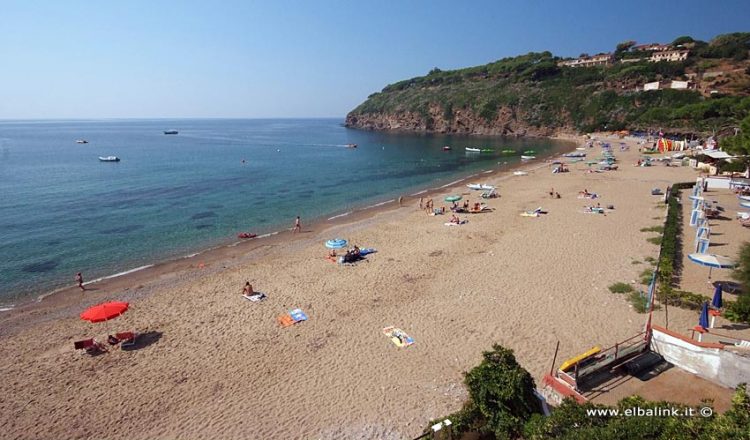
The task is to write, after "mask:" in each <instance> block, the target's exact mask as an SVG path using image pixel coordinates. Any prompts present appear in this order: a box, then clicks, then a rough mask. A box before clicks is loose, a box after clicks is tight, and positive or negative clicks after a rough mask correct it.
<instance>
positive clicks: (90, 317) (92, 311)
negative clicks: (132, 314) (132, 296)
mask: <svg viewBox="0 0 750 440" xmlns="http://www.w3.org/2000/svg"><path fill="white" fill-rule="evenodd" d="M128 305H129V304H128V303H126V302H120V301H115V302H108V303H103V304H99V305H95V306H93V307H89V308H88V309H86V310H84V311H83V313H81V319H83V320H84V321H90V322H103V321H107V320H110V319H114V318H117V317H118V316H120V315H122V314H123V313H125V311H126V310H128Z"/></svg>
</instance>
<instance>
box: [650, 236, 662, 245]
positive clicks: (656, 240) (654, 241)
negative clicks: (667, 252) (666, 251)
mask: <svg viewBox="0 0 750 440" xmlns="http://www.w3.org/2000/svg"><path fill="white" fill-rule="evenodd" d="M661 240H662V238H661V235H657V236H656V237H649V238H647V239H646V241H648V242H649V243H651V244H655V245H657V246H659V245H661Z"/></svg>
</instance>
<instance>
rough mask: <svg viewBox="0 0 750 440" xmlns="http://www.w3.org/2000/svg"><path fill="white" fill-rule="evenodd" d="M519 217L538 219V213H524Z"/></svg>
mask: <svg viewBox="0 0 750 440" xmlns="http://www.w3.org/2000/svg"><path fill="white" fill-rule="evenodd" d="M521 217H539V213H538V212H536V211H526V212H522V213H521Z"/></svg>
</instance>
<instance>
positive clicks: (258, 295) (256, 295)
mask: <svg viewBox="0 0 750 440" xmlns="http://www.w3.org/2000/svg"><path fill="white" fill-rule="evenodd" d="M242 297H243V298H245V299H246V300H248V301H252V302H260V301H263V300H264V299H266V298H268V296H266V294H265V293H262V292H255V293H253V294H252V295H244V294H243V295H242Z"/></svg>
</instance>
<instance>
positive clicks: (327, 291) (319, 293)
mask: <svg viewBox="0 0 750 440" xmlns="http://www.w3.org/2000/svg"><path fill="white" fill-rule="evenodd" d="M577 142H578V145H579V146H580V145H582V144H583V140H582V138H578V139H577ZM609 142H611V143H612V145H613V149H614V152H615V155H616V157H617V158H618V160H619V164H620V168H619V170H617V171H611V172H604V173H586V172H585V171H586V170H587V169H588V167H587V165H586V164H585V163H583V162H578V163H575V164H571V165H570V166H569V168H570V172H569V173H562V174H553V173H552V172H551V167H550V166H549V165H547V164H544V163H542V162H538V161H537V162H532V163H530V164H528V165H525V168H527V169H528V170H529V174H528V175H526V176H513V175H512V174H511V173H510V172H509V171H502V172H499V173H496V174H493V175H491V176H490V175H488V177H486V178H484V177H476V178H474V179H473V181H476V182H480V181H481V182H482V183H489V184H496V185H498V186H499V194H500V196H501V197H499V198H496V199H490V200H487V201H486V203H487V204H488V205H489V206H490V207H492V208H494V209H495V210H494V212H491V213H485V214H473V215H466V214H462V215H460V217H461V218H462V219H468V220H469V222H468V223H467V224H465V225H462V226H456V227H448V226H445V225H444V223H445V222H447V221H448V220H449V218H450V215H444V216H428V215H426V214H425V213H424V212H423V211H420V210H418V208H417V206H416V205H417V201H416V199H414V198H409V199H408V200H407V201H406V202H405V203H404V206H403V207H401V208H398V207H397V206H395V204H389V205H386V206H384V207H382V208H381V209H378V210H375V211H373V212H370V213H367V215H360V216H352V217H351V218H347V219H346V220H345V221H344V222H341V223H337V224H325V223H324V224H318V225H315V226H314V227H309V226H306V225H304V224H303V229H304V230H305V232H304V233H303V234H297V236H295V237H291V238H290V237H286V236H285V237H273V238H270V239H264V240H265V241H263V240H258V241H256V242H254V243H252V244H248V245H247V246H245V247H244V248H238V249H239V250H238V251H236V252H233V253H231V254H228V255H226V256H225V258H224V259H215V260H210V261H209V260H207V261H206V262H205V263H204V264H203V265H202V266H203V267H200V266H201V265H199V264H198V261H195V259H192V260H190V259H188V260H184V261H181V262H179V264H178V265H177V266H175V267H174V268H173V270H170V271H167V272H162V273H156V272H154V273H152V274H151V276H145V275H143V274H141V275H138V277H140V278H138V277H123V278H122V279H118V280H115V281H112V282H109V283H106V284H105V283H103V284H101V285H97V284H94V285H92V286H91V287H94V288H98V289H99V290H95V291H91V292H88V293H79V292H74V291H68V292H66V294H67V295H69V296H68V298H67V299H66V300H57V301H61V302H60V303H59V304H51V305H50V304H44V302H43V303H42V304H41V305H39V306H36V307H30V308H26V309H22V310H18V311H14V312H11V313H8V314H5V315H3V316H2V317H1V318H0V319H2V320H0V347H1V348H0V369H1V370H2V371H3V372H4V374H3V376H4V380H3V381H2V385H0V396H2V397H0V414H2V415H0V429H2V430H3V432H4V435H3V436H4V437H5V438H9V439H45V438H76V439H83V438H92V439H93V438H96V439H169V438H180V439H199V438H226V439H233V438H237V439H239V438H243V439H247V438H257V439H271V438H306V439H310V438H316V439H317V438H320V439H354V438H379V439H408V438H413V437H416V436H417V435H418V434H419V433H421V431H422V429H423V428H424V427H425V426H426V424H427V422H428V421H429V420H430V419H432V418H435V417H438V416H441V415H445V414H447V413H449V412H452V411H455V410H457V409H459V408H460V406H461V404H462V402H463V400H464V399H465V397H466V392H465V390H464V387H463V384H462V379H463V372H464V371H467V370H469V369H471V368H472V367H473V366H475V365H476V364H477V363H478V362H479V360H480V358H481V353H482V351H484V350H487V349H489V348H490V347H491V345H492V344H494V343H499V344H501V345H503V346H506V347H509V348H512V349H513V350H514V351H515V353H516V356H517V358H518V360H519V362H520V363H521V365H522V366H523V367H525V368H526V369H527V370H529V371H530V372H531V373H532V375H533V376H534V378H535V379H536V380H537V383H538V382H539V380H540V379H541V377H542V375H543V374H544V373H545V372H546V371H548V370H549V368H550V364H551V362H552V356H553V354H554V350H555V344H556V342H557V341H560V355H559V356H558V363H559V361H560V359H565V358H567V357H570V356H573V355H575V354H579V353H580V352H582V351H584V350H586V349H588V348H590V347H591V346H593V345H597V344H599V345H602V346H603V347H606V346H610V345H613V344H614V343H616V342H618V341H620V340H623V339H627V338H629V337H631V336H633V335H635V334H636V333H638V332H640V331H642V329H643V325H644V322H645V315H642V314H638V313H636V312H635V311H633V310H632V308H631V307H630V305H629V304H628V303H627V302H626V300H625V299H624V298H623V296H622V295H616V294H612V293H610V292H609V290H608V289H607V286H609V285H610V284H612V283H614V282H618V281H625V282H629V281H631V280H635V279H638V274H639V273H640V272H641V271H642V270H643V269H644V268H645V267H646V265H645V264H634V261H635V260H637V261H639V262H642V261H643V260H644V258H646V257H654V258H655V257H656V256H657V255H658V250H659V249H658V246H656V245H653V244H651V243H648V242H647V241H646V238H647V237H648V236H650V235H649V234H645V233H643V232H640V229H641V228H644V227H650V226H654V225H659V224H662V223H663V218H664V215H665V213H666V211H665V207H664V206H663V205H659V202H660V201H661V200H662V199H663V197H659V196H651V195H650V194H651V188H654V187H660V188H662V189H666V187H667V186H668V185H670V184H672V183H675V182H684V181H693V180H694V179H695V177H696V176H697V172H696V171H694V170H692V169H690V168H683V167H664V166H654V167H634V166H632V165H633V164H634V163H635V161H636V160H637V158H638V156H639V155H638V152H637V145H636V143H635V142H634V141H632V140H628V141H627V143H628V145H629V146H630V150H629V151H626V152H620V151H619V149H618V146H619V142H621V140H619V139H615V138H611V139H609ZM600 152H601V150H600V148H599V147H596V148H593V149H589V150H588V151H587V153H588V154H589V155H590V156H593V157H597V156H599V155H600ZM478 179H481V180H478ZM466 183H467V182H466V181H465V182H462V183H461V184H458V185H457V186H456V187H455V188H446V189H445V190H444V191H441V192H439V193H437V194H435V195H434V196H433V198H434V200H435V204H436V206H441V205H447V203H444V202H443V201H442V200H443V197H444V196H445V195H448V194H456V193H458V194H462V195H463V196H464V197H465V198H466V197H468V198H469V200H470V201H472V202H474V201H475V200H478V196H479V192H475V191H469V190H468V189H467V188H466V186H465V184H466ZM550 188H554V189H555V191H557V192H559V193H560V194H561V198H560V199H552V198H550V197H549V195H548V192H549V191H550ZM583 189H587V190H588V191H590V192H594V193H597V194H599V195H600V198H599V199H597V200H593V201H592V200H585V199H579V198H578V197H577V195H578V192H579V191H581V190H583ZM597 202H598V203H601V206H607V205H614V208H615V209H614V210H608V211H607V213H606V215H601V214H591V213H584V212H583V207H584V205H592V204H593V205H595V204H596V203H597ZM537 207H542V208H544V209H545V210H546V211H548V214H545V215H542V216H540V217H537V218H529V217H521V216H520V215H519V213H520V212H522V211H525V210H532V209H535V208H537ZM729 209H730V213H731V210H732V209H734V207H730V208H729ZM737 231H739V229H738V230H737ZM737 233H738V232H737ZM334 237H343V238H346V239H348V240H349V241H350V242H351V243H353V244H357V245H359V246H360V247H374V248H376V249H377V250H378V252H377V253H375V254H372V255H368V256H367V257H366V260H364V261H360V262H358V263H357V264H355V265H353V266H345V265H339V264H335V263H332V262H330V261H328V260H326V259H325V258H324V256H325V254H326V252H327V250H326V249H325V247H324V246H323V242H325V240H327V239H330V238H334ZM723 238H727V237H723ZM729 238H731V237H729ZM722 241H727V242H728V240H722ZM735 248H736V246H735V245H731V246H727V248H726V249H727V250H726V251H724V250H722V253H726V254H727V255H732V254H731V252H732V251H734V250H735ZM727 252H729V253H727ZM735 252H736V251H735ZM687 269H688V270H690V269H691V268H690V267H687ZM703 273H704V272H703V271H701V272H700V274H703ZM146 275H148V274H146ZM692 277H693V276H692V275H690V276H688V277H687V278H685V282H686V283H699V282H700V281H696V280H697V278H695V279H694V278H692ZM696 277H697V276H696ZM725 278H727V277H725ZM245 281H250V282H251V283H252V284H253V286H254V287H255V288H256V290H259V291H261V292H264V293H266V294H267V295H268V299H267V300H266V301H264V302H261V303H251V302H249V301H247V300H245V299H244V298H242V297H241V296H240V293H241V291H242V286H243V285H244V283H245ZM696 285H697V284H696ZM701 293H705V294H708V291H705V292H701ZM71 298H73V300H71ZM103 300H126V301H130V303H131V304H130V310H128V311H127V312H126V313H125V314H124V315H123V316H121V317H119V318H116V319H114V320H111V321H107V322H103V323H98V324H91V323H88V322H85V321H82V320H81V319H79V318H78V314H79V313H80V312H81V311H82V310H83V309H85V308H86V307H87V306H88V305H91V304H95V303H98V302H101V301H103ZM297 307H299V308H301V309H302V310H304V312H305V313H306V314H307V315H308V317H309V320H308V321H306V322H302V323H299V324H297V325H294V326H292V327H289V328H285V329H284V328H281V327H280V326H279V325H278V324H277V322H276V317H277V316H278V315H281V314H283V313H285V312H287V311H289V310H290V309H294V308H297ZM669 312H670V314H669V320H670V328H674V329H676V330H678V331H679V330H683V329H687V328H689V327H692V326H693V325H694V324H695V321H696V320H697V313H695V312H691V311H686V310H680V309H676V308H670V310H669ZM655 323H658V324H663V315H662V314H657V315H656V316H655ZM391 325H393V326H397V327H400V328H401V329H403V330H404V331H405V332H407V333H408V334H409V335H410V336H412V337H413V338H414V340H415V341H416V342H415V344H414V345H412V346H409V347H406V348H398V347H396V346H395V345H394V344H393V343H391V341H390V340H389V339H388V338H386V337H385V336H384V335H383V334H382V328H383V327H386V326H391ZM126 330H136V331H138V332H139V333H142V334H144V335H143V336H142V337H141V342H139V345H138V346H137V347H136V349H133V350H128V351H126V350H120V349H119V348H116V349H110V351H109V352H108V353H106V354H103V355H99V356H87V355H82V354H81V353H78V352H75V351H74V350H73V341H75V340H79V339H85V338H89V337H94V336H95V337H97V338H99V339H100V340H104V339H105V338H106V335H107V334H109V333H114V332H115V331H126Z"/></svg>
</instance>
